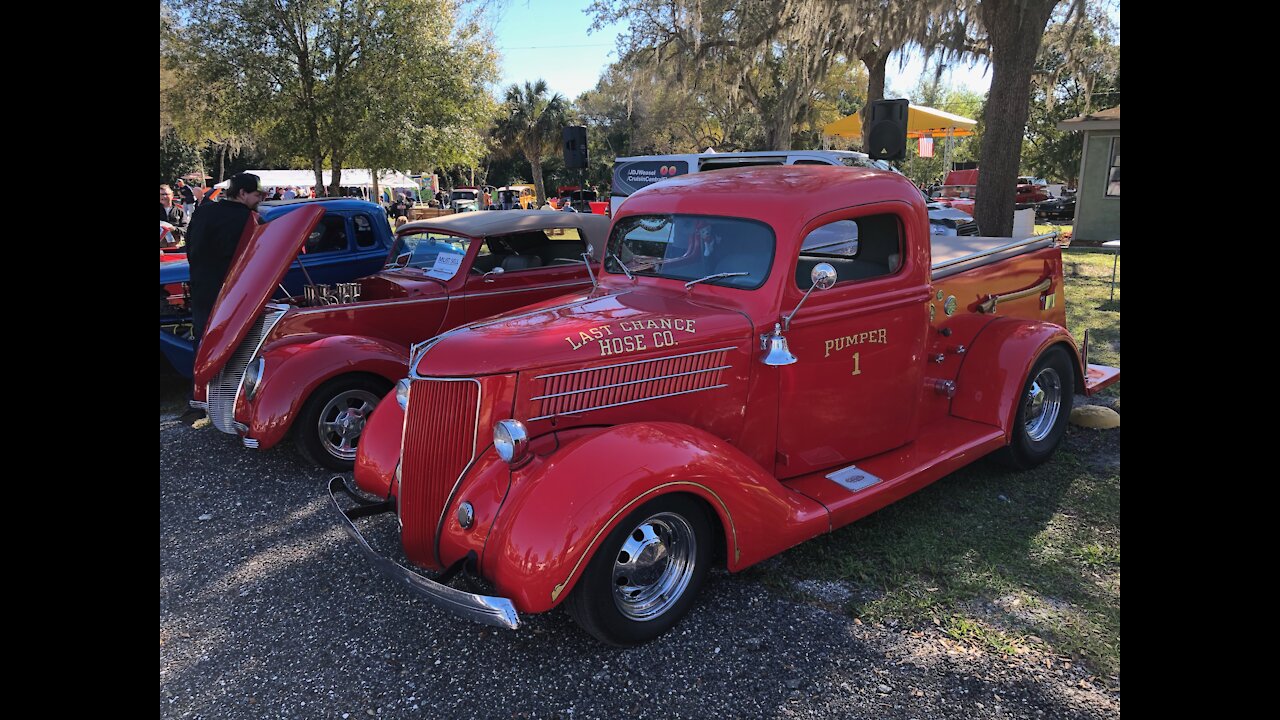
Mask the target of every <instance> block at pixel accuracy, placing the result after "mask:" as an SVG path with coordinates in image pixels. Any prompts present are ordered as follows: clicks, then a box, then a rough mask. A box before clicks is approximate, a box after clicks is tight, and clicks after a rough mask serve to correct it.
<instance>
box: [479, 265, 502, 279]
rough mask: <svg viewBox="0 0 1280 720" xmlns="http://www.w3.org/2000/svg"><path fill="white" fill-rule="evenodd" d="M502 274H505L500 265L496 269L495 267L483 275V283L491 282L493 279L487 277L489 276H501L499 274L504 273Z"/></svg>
mask: <svg viewBox="0 0 1280 720" xmlns="http://www.w3.org/2000/svg"><path fill="white" fill-rule="evenodd" d="M504 272H506V270H503V269H502V266H501V265H499V266H498V267H496V268H494V269H492V270H490V271H489V272H487V273H485V274H484V281H485V282H493V278H491V277H489V276H490V275H501V274H502V273H504Z"/></svg>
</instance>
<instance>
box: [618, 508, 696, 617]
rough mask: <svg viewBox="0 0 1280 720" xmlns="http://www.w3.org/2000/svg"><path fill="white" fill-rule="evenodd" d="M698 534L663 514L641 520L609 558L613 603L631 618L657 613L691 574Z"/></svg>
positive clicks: (668, 604)
mask: <svg viewBox="0 0 1280 720" xmlns="http://www.w3.org/2000/svg"><path fill="white" fill-rule="evenodd" d="M697 557H698V538H697V534H696V533H694V530H693V526H691V525H690V524H689V521H688V520H686V519H685V518H684V517H683V516H681V515H677V514H675V513H670V512H663V513H658V514H657V515H653V516H651V517H649V518H648V519H646V520H645V521H644V522H641V523H640V524H639V525H637V526H636V527H635V529H633V530H632V531H631V532H630V533H629V534H628V535H627V537H626V539H625V540H624V541H623V543H622V547H621V548H619V550H618V554H617V555H616V556H615V557H614V560H613V601H614V604H616V605H617V607H618V611H619V612H621V613H622V615H623V616H624V617H626V618H629V619H631V620H638V621H645V620H652V619H654V618H656V617H659V616H661V615H662V614H663V613H665V612H667V611H668V610H670V609H671V607H672V606H673V605H675V604H676V602H677V601H678V600H679V599H680V597H681V595H682V594H683V593H684V591H685V589H687V588H688V586H689V581H690V579H691V578H692V577H693V574H694V570H695V566H696V564H697V563H696V559H697Z"/></svg>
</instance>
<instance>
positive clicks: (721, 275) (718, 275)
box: [684, 272, 751, 290]
mask: <svg viewBox="0 0 1280 720" xmlns="http://www.w3.org/2000/svg"><path fill="white" fill-rule="evenodd" d="M750 274H751V273H749V272H722V273H712V274H710V275H708V276H706V277H700V278H698V279H697V280H690V281H689V282H687V283H685V284H684V289H685V290H688V289H689V288H691V287H693V286H694V285H697V284H698V283H700V282H703V281H705V280H715V279H717V278H727V277H737V276H738V275H750Z"/></svg>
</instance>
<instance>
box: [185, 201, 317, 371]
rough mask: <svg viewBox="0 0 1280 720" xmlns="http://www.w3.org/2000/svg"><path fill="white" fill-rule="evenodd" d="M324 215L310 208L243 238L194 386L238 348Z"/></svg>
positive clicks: (199, 351) (211, 317)
mask: <svg viewBox="0 0 1280 720" xmlns="http://www.w3.org/2000/svg"><path fill="white" fill-rule="evenodd" d="M322 215H324V208H322V207H320V206H318V205H311V206H308V207H305V208H301V209H299V210H297V211H295V212H291V213H289V214H287V215H284V216H281V217H278V218H276V219H275V220H272V221H270V222H267V223H264V224H262V225H258V226H257V227H256V228H255V229H254V231H253V235H252V236H250V237H249V238H247V239H243V238H242V239H241V241H240V247H239V248H238V250H237V255H236V258H235V260H234V261H232V263H231V268H230V269H229V270H228V271H227V279H226V281H225V282H224V283H223V285H222V290H221V291H220V292H219V293H218V299H217V300H216V301H215V302H214V304H213V311H212V312H211V313H210V314H209V321H208V324H207V325H206V326H205V331H204V337H203V338H202V339H201V341H200V347H199V348H198V349H197V350H196V359H195V368H194V380H195V383H196V386H197V387H198V386H201V385H204V384H206V383H208V382H209V380H211V379H212V378H213V376H214V375H216V374H217V373H218V371H219V370H221V369H222V366H223V365H225V364H226V362H227V360H228V359H229V358H230V357H231V355H232V354H233V353H234V352H235V351H236V348H238V347H239V346H240V341H241V340H244V338H245V336H246V335H247V334H248V333H249V330H250V328H251V327H252V326H253V323H254V321H255V320H257V319H258V316H259V314H260V313H261V312H262V308H263V306H265V305H266V303H267V300H268V299H270V298H271V293H272V291H273V290H275V287H276V286H277V285H279V284H280V281H281V280H283V279H284V275H285V273H286V272H288V270H289V264H290V263H292V262H293V259H294V258H295V257H297V255H298V249H299V248H301V247H302V243H303V242H304V241H306V239H307V236H308V235H310V234H311V231H312V230H314V229H315V227H316V225H317V224H318V223H319V222H320V217H321V216H322Z"/></svg>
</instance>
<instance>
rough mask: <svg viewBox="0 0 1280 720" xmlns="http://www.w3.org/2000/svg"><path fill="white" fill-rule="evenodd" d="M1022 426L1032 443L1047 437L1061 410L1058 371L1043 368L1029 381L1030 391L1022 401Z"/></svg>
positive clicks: (1060, 383) (1060, 384)
mask: <svg viewBox="0 0 1280 720" xmlns="http://www.w3.org/2000/svg"><path fill="white" fill-rule="evenodd" d="M1023 402H1024V405H1023V413H1022V419H1023V426H1024V427H1025V428H1026V431H1027V437H1028V438H1030V439H1031V441H1032V442H1040V441H1041V440H1044V439H1045V438H1047V437H1049V433H1050V432H1052V431H1053V426H1054V425H1056V424H1057V422H1058V413H1059V411H1060V410H1061V409H1062V379H1061V378H1059V377H1058V371H1057V370H1054V369H1053V368H1049V367H1047V368H1045V369H1043V370H1041V371H1040V374H1038V375H1036V377H1035V379H1034V380H1032V381H1031V389H1030V390H1028V391H1027V397H1026V398H1025V400H1024V401H1023Z"/></svg>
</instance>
